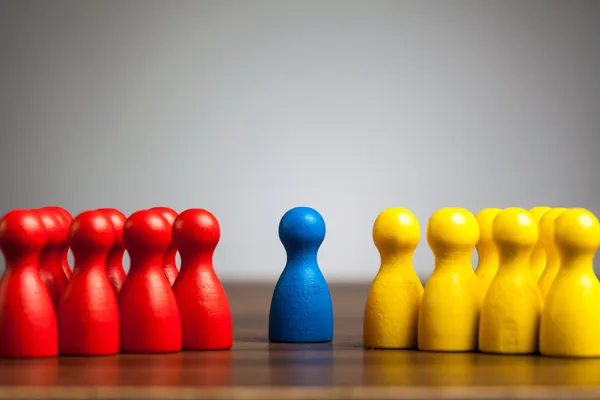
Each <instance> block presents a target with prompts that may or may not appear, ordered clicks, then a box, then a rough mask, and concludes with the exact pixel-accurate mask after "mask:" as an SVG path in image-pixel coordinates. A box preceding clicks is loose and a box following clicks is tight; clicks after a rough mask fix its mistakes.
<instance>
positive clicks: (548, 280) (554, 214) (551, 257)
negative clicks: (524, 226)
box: [538, 208, 566, 301]
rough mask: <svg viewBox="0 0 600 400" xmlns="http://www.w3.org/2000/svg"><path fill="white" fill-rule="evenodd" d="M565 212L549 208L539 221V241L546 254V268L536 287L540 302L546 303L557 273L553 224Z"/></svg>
mask: <svg viewBox="0 0 600 400" xmlns="http://www.w3.org/2000/svg"><path fill="white" fill-rule="evenodd" d="M565 210H566V208H551V209H550V210H548V211H546V213H545V214H544V215H543V216H542V218H541V219H540V224H539V231H540V240H541V241H542V244H543V246H544V251H545V252H546V266H545V267H544V272H542V275H541V276H540V279H539V280H538V286H539V288H540V292H541V293H542V300H544V301H546V295H547V294H548V290H550V286H551V285H552V282H554V278H555V277H556V274H557V273H558V266H559V263H560V255H559V254H558V250H557V249H556V245H555V243H554V222H555V221H556V218H558V216H559V215H561V214H562V213H564V212H565Z"/></svg>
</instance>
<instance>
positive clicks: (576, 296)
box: [540, 208, 600, 357]
mask: <svg viewBox="0 0 600 400" xmlns="http://www.w3.org/2000/svg"><path fill="white" fill-rule="evenodd" d="M555 240H556V247H557V249H558V251H559V253H560V255H561V257H560V259H561V263H560V268H559V271H558V274H557V275H556V278H555V279H554V283H553V284H552V287H551V288H550V290H549V291H548V296H547V298H546V304H545V306H544V311H543V312H542V319H541V326H540V353H542V354H544V355H547V356H559V357H560V356H562V357H600V318H599V316H600V283H599V282H598V278H596V275H594V270H593V259H594V255H595V254H596V251H597V250H598V246H600V224H599V223H598V219H597V218H596V217H595V216H594V214H592V213H591V212H589V211H587V210H584V209H581V208H578V209H570V210H567V211H565V212H564V213H563V214H561V215H560V217H558V218H557V219H556V224H555Z"/></svg>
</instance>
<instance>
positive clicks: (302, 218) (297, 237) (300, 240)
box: [279, 207, 325, 250]
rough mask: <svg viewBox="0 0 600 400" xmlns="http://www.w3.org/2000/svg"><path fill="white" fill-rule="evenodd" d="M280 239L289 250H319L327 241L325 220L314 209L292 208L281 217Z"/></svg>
mask: <svg viewBox="0 0 600 400" xmlns="http://www.w3.org/2000/svg"><path fill="white" fill-rule="evenodd" d="M279 239H280V240H281V243H282V244H283V246H284V247H285V248H286V249H287V250H300V249H310V248H312V249H317V248H318V247H319V246H320V245H321V243H323V240H324V239H325V220H324V219H323V217H322V216H321V214H319V212H318V211H317V210H315V209H313V208H310V207H295V208H292V209H291V210H289V211H287V212H286V213H285V214H284V215H283V217H281V221H280V222H279Z"/></svg>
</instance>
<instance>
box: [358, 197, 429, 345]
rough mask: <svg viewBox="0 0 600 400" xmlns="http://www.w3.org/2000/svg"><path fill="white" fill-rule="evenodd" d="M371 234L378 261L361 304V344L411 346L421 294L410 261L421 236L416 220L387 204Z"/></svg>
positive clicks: (402, 210)
mask: <svg viewBox="0 0 600 400" xmlns="http://www.w3.org/2000/svg"><path fill="white" fill-rule="evenodd" d="M372 235H373V242H374V243H375V247H376V248H377V250H378V251H379V254H380V265H379V271H378V272H377V275H376V276H375V279H374V280H373V282H372V284H371V288H370V290H369V295H368V297H367V301H366V305H365V316H364V322H363V345H364V346H365V347H367V348H381V349H394V348H395V349H406V348H414V347H416V346H417V322H418V316H419V303H420V301H421V296H422V295H423V285H422V284H421V281H420V280H419V277H418V276H417V274H416V273H415V270H414V266H413V262H412V257H413V253H414V251H415V249H416V248H417V245H418V244H419V240H420V237H421V228H420V226H419V221H418V220H417V218H416V217H415V216H414V214H413V213H412V212H410V211H409V210H407V209H404V208H388V209H386V210H384V211H383V212H381V213H380V214H379V215H378V216H377V219H376V220H375V223H374V224H373V232H372Z"/></svg>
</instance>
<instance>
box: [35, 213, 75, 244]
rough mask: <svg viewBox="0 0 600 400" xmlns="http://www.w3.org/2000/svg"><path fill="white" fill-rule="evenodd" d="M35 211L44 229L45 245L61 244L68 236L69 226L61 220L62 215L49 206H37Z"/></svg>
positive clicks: (62, 218)
mask: <svg viewBox="0 0 600 400" xmlns="http://www.w3.org/2000/svg"><path fill="white" fill-rule="evenodd" d="M35 213H36V214H37V216H38V218H39V219H40V221H42V224H43V225H44V228H45V229H46V246H63V245H64V244H65V243H66V242H67V240H68V237H69V227H68V226H67V225H66V222H63V220H64V218H65V217H64V215H62V214H58V213H57V212H55V211H52V209H50V208H38V209H36V210H35ZM59 215H60V216H59Z"/></svg>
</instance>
